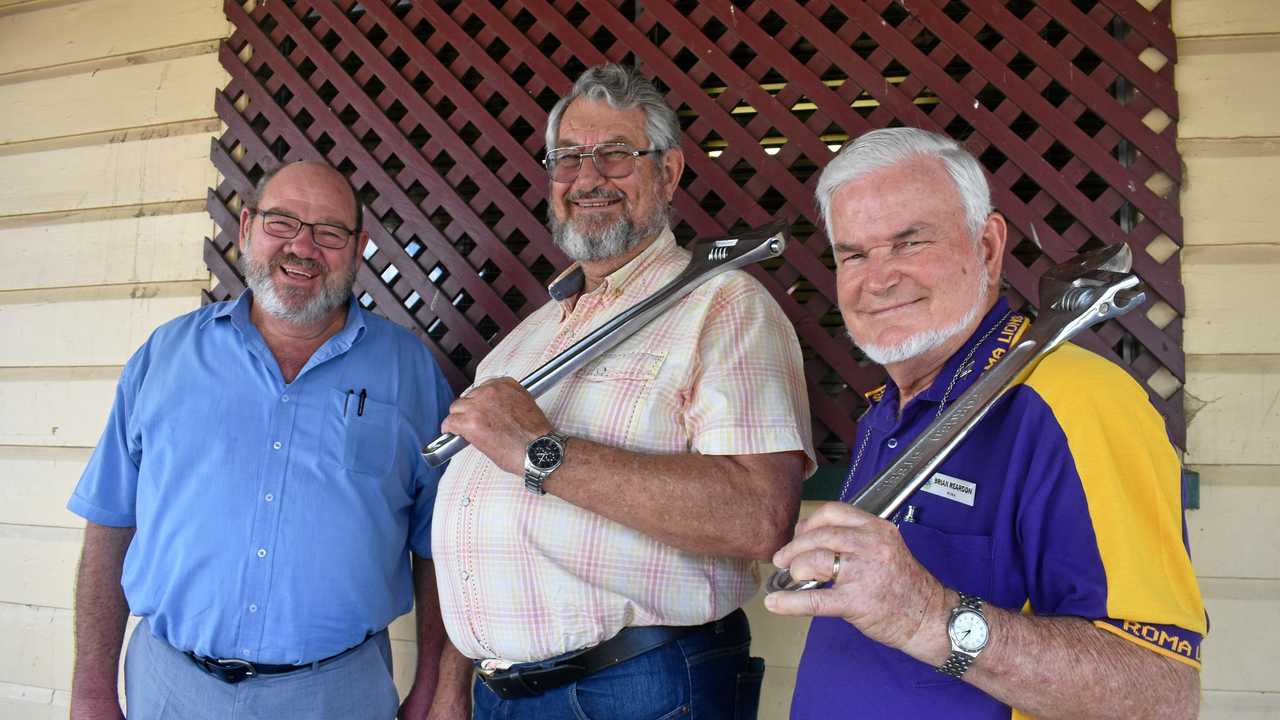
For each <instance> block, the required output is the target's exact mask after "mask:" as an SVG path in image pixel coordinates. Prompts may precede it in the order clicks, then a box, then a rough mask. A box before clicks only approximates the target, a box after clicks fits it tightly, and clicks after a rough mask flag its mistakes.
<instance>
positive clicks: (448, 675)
mask: <svg viewBox="0 0 1280 720" xmlns="http://www.w3.org/2000/svg"><path fill="white" fill-rule="evenodd" d="M413 586H414V601H415V606H416V607H415V616H414V619H415V625H416V630H417V640H418V667H417V670H416V671H415V672H414V678H413V689H412V690H411V691H410V693H411V694H412V695H413V696H415V697H414V700H415V702H414V703H412V704H415V705H417V704H420V703H421V702H422V701H425V700H430V703H429V709H430V711H431V713H432V714H433V716H435V717H469V716H470V699H469V698H470V692H469V690H470V682H471V661H470V660H469V659H467V658H466V657H464V656H463V655H462V654H461V653H459V652H458V651H457V650H455V649H454V647H453V644H452V643H450V642H449V637H448V635H447V634H446V633H445V629H444V621H443V619H442V617H441V615H440V595H439V590H438V588H437V586H436V577H435V565H434V563H433V562H432V561H431V560H429V559H427V558H423V557H421V556H419V555H417V554H414V556H413Z"/></svg>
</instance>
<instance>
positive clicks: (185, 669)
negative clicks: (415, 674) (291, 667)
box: [124, 620, 400, 720]
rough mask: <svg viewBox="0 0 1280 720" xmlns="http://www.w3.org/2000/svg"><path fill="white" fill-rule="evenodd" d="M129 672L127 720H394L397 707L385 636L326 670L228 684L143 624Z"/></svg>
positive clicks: (133, 640)
mask: <svg viewBox="0 0 1280 720" xmlns="http://www.w3.org/2000/svg"><path fill="white" fill-rule="evenodd" d="M124 672H125V676H124V677H125V702H126V703H127V709H128V713H127V714H128V717H129V720H292V719H294V718H296V719H297V720H352V719H354V718H360V719H364V718H369V719H370V720H392V718H394V717H395V715H396V710H397V709H398V708H399V705H400V696H399V693H397V692H396V685H395V681H394V680H393V679H392V675H391V643H390V640H388V638H387V633H386V631H385V630H384V631H383V632H381V633H379V634H377V635H375V636H373V637H371V638H369V641H368V642H366V643H365V644H364V645H361V646H360V647H359V648H357V649H356V650H355V651H354V652H351V653H349V654H347V655H344V656H343V657H340V658H338V659H337V660H334V661H332V662H329V663H326V664H325V665H323V666H320V667H312V668H308V669H305V670H298V671H296V672H291V673H288V674H285V675H265V676H259V677H255V678H249V679H248V680H245V681H243V682H240V683H237V684H235V685H228V684H227V683H224V682H222V681H221V680H219V679H217V678H215V677H213V676H211V675H209V674H208V673H206V672H204V671H203V670H201V669H200V668H198V667H196V666H195V664H194V663H192V662H191V659H190V658H188V657H187V656H186V655H184V654H183V653H181V652H180V651H178V650H177V649H175V648H173V647H172V646H170V645H169V644H168V643H166V642H165V641H164V640H161V639H159V638H157V637H155V636H154V635H152V634H151V628H150V626H149V625H148V624H147V622H146V621H145V620H144V621H142V622H140V623H138V627H137V628H135V629H134V631H133V637H131V638H130V640H129V650H128V654H127V655H126V656H125V670H124Z"/></svg>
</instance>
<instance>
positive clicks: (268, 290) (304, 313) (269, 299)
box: [236, 240, 356, 325]
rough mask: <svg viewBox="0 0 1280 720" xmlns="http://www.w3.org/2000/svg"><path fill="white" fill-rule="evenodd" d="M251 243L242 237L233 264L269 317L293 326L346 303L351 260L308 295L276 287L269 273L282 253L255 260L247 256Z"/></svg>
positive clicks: (313, 320)
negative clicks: (318, 289) (339, 272)
mask: <svg viewBox="0 0 1280 720" xmlns="http://www.w3.org/2000/svg"><path fill="white" fill-rule="evenodd" d="M251 243H252V240H246V242H245V252H243V253H241V254H240V258H239V260H237V262H236V265H237V266H238V267H239V268H240V272H241V273H242V274H243V275H244V281H245V284H246V285H248V286H249V289H250V290H252V291H253V301H254V302H255V303H257V305H258V307H260V308H262V310H264V311H265V312H267V313H268V314H270V315H271V316H273V317H276V318H279V319H280V320H283V321H285V322H288V323H292V324H294V325H311V324H313V323H316V322H319V321H320V320H323V319H324V318H325V317H326V316H328V315H329V314H330V313H332V312H333V311H334V310H336V309H337V308H339V307H341V306H342V305H344V304H346V302H347V299H348V298H350V297H351V289H352V288H353V287H355V284H356V264H355V263H352V264H351V267H350V268H348V270H347V271H346V272H345V273H343V274H342V275H331V276H330V277H329V278H327V279H326V280H325V281H324V282H323V283H321V285H320V291H319V292H317V293H315V294H314V295H311V296H309V297H308V296H307V295H306V294H305V293H304V292H301V291H298V290H295V289H288V288H286V289H284V290H280V289H279V288H277V287H276V284H275V280H274V279H273V278H272V273H273V272H275V269H276V267H277V266H278V265H279V263H280V261H281V260H283V259H284V257H285V256H284V255H277V256H275V257H274V258H272V259H271V260H269V261H267V262H259V261H257V260H255V259H253V258H252V257H250V255H249V252H248V250H249V247H248V246H249V245H250V244H251Z"/></svg>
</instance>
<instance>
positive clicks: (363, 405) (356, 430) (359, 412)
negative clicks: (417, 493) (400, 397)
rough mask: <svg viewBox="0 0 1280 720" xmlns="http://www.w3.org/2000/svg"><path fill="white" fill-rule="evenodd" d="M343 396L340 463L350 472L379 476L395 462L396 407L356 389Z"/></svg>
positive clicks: (396, 438) (397, 424) (397, 419)
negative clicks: (354, 391) (362, 398)
mask: <svg viewBox="0 0 1280 720" xmlns="http://www.w3.org/2000/svg"><path fill="white" fill-rule="evenodd" d="M340 394H341V395H342V396H343V400H342V405H343V409H344V410H343V417H342V433H341V441H340V442H341V444H342V466H343V467H345V468H346V469H347V470H350V471H351V472H353V473H359V474H361V475H371V476H375V477H382V476H384V475H386V474H387V473H388V472H390V470H391V467H392V465H393V464H394V463H395V459H396V450H397V445H398V442H397V440H398V437H399V417H400V413H399V410H398V409H397V408H396V406H395V405H388V404H387V403H382V402H378V401H377V400H374V399H372V398H369V397H368V396H366V397H365V399H364V400H363V402H362V401H361V400H360V395H359V394H358V393H356V394H352V395H350V396H348V395H347V393H345V392H343V393H340Z"/></svg>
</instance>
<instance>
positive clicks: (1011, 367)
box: [765, 244, 1147, 592]
mask: <svg viewBox="0 0 1280 720" xmlns="http://www.w3.org/2000/svg"><path fill="white" fill-rule="evenodd" d="M1132 265H1133V252H1132V251H1131V250H1130V249H1129V246H1128V245H1124V244H1119V245H1108V246H1106V247H1103V248H1100V249H1098V250H1094V251H1091V252H1087V253H1084V254H1082V255H1078V256H1076V257H1075V258H1074V259H1072V260H1069V261H1067V262H1065V263H1062V264H1060V265H1055V266H1054V267H1052V268H1050V269H1049V271H1048V272H1046V273H1045V274H1044V276H1043V277H1041V278H1040V312H1039V315H1038V316H1037V318H1036V321H1035V323H1033V324H1032V326H1031V329H1030V330H1028V331H1027V332H1026V333H1025V334H1024V335H1023V336H1022V339H1021V340H1019V341H1018V342H1017V344H1015V345H1014V346H1013V347H1012V348H1010V349H1009V352H1007V353H1006V354H1005V355H1004V357H1003V358H1001V359H1000V361H999V362H997V363H996V365H995V366H994V367H992V368H991V369H990V370H987V371H986V372H984V373H982V376H981V377H980V378H978V380H977V382H975V383H974V384H973V385H971V386H970V387H969V389H968V390H967V391H965V392H964V393H963V394H961V395H960V396H959V397H957V398H956V400H955V402H953V403H952V404H951V406H950V407H948V408H946V410H945V411H944V412H943V413H942V414H941V415H939V416H938V417H937V418H936V419H935V420H934V421H933V422H932V423H930V424H929V426H928V427H927V428H925V429H924V431H923V432H922V433H920V435H919V437H917V438H916V439H915V440H914V441H913V442H912V443H911V444H910V445H908V446H907V448H906V449H905V450H903V451H902V454H901V455H900V456H899V457H898V459H897V460H895V461H894V462H893V463H892V464H891V465H889V467H887V468H885V469H884V470H883V471H881V472H880V474H879V475H877V476H876V477H875V479H873V480H872V481H871V482H870V483H869V484H868V485H867V487H866V488H864V489H863V490H862V492H860V493H858V495H857V496H856V497H854V498H853V499H852V500H851V501H850V502H851V503H852V504H853V506H854V507H857V508H860V509H862V510H865V511H867V512H869V513H871V514H873V515H877V516H879V517H881V518H883V519H885V520H888V519H889V518H890V517H892V516H893V514H894V513H895V512H897V511H898V508H899V507H901V506H902V504H903V503H905V502H906V501H907V498H909V497H911V495H912V494H914V493H915V492H916V491H917V490H919V489H920V486H921V485H923V484H924V483H925V481H927V480H928V479H929V478H930V477H932V475H933V472H934V470H936V469H937V468H938V466H939V465H941V464H942V461H943V460H946V458H947V456H948V455H950V454H951V451H952V450H954V449H955V448H956V446H957V445H959V444H960V442H961V441H962V440H964V438H965V436H966V435H968V434H969V431H970V430H972V429H973V427H974V426H975V425H977V424H978V421H979V420H981V419H982V417H983V416H984V415H986V413H987V411H988V410H989V409H991V406H992V405H995V403H996V401H998V400H999V399H1000V398H1001V397H1003V396H1004V394H1005V393H1006V392H1008V391H1009V390H1010V389H1011V388H1013V387H1015V386H1017V385H1019V384H1021V383H1022V382H1023V381H1025V380H1026V379H1027V377H1028V376H1029V375H1031V373H1032V371H1034V370H1035V369H1036V366H1037V365H1039V364H1040V361H1041V360H1043V359H1044V357H1045V356H1046V355H1048V354H1049V353H1050V352H1052V351H1053V350H1054V349H1055V348H1057V347H1058V346H1059V345H1061V344H1062V343H1064V342H1066V341H1068V340H1070V339H1071V338H1072V337H1075V335H1077V334H1078V333H1080V332H1081V331H1082V330H1084V329H1086V328H1088V327H1091V326H1093V325H1096V324H1098V323H1100V322H1102V321H1104V320H1109V319H1111V318H1115V317H1120V316H1121V315H1124V314H1125V313H1127V312H1129V311H1130V310H1133V309H1134V308H1136V307H1138V306H1139V305H1141V304H1142V303H1143V302H1145V301H1146V298H1147V296H1146V293H1144V292H1143V291H1142V287H1141V282H1140V281H1139V280H1138V278H1137V276H1135V275H1132V274H1130V273H1129V269H1130V268H1131V267H1132ZM824 582H825V581H821V580H803V581H797V580H795V579H793V578H792V577H791V573H790V572H788V571H787V569H786V568H783V569H781V570H778V571H777V572H775V573H774V574H773V576H772V577H770V578H769V581H768V583H767V584H766V586H765V590H766V592H777V591H779V590H812V589H813V588H816V587H818V586H819V585H822V584H823V583H824Z"/></svg>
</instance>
